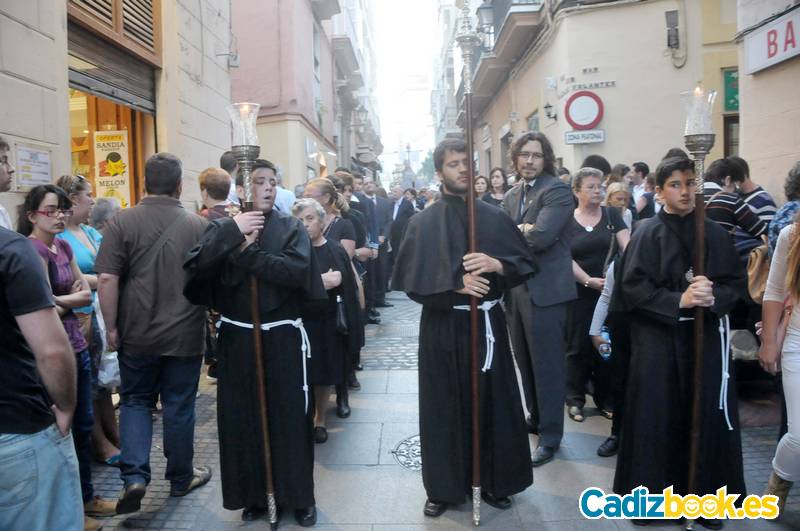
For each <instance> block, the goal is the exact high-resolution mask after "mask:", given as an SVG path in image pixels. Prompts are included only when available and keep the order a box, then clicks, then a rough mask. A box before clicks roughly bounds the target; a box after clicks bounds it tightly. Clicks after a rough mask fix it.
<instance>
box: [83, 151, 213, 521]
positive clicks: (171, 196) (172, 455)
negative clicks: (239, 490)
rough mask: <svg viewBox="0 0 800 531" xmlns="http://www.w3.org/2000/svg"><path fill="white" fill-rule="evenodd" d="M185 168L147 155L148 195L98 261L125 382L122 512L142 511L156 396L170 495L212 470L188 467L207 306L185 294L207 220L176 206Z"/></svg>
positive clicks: (113, 230) (112, 226)
mask: <svg viewBox="0 0 800 531" xmlns="http://www.w3.org/2000/svg"><path fill="white" fill-rule="evenodd" d="M182 174H183V168H182V166H181V161H180V160H179V159H178V158H177V157H175V156H174V155H171V154H169V153H158V154H156V155H153V156H152V157H150V159H148V161H147V164H146V165H145V191H146V193H147V196H146V197H145V198H144V199H142V201H141V202H140V203H139V204H138V205H137V206H135V207H134V208H131V209H129V210H124V211H121V212H119V213H118V214H116V216H115V217H114V218H112V219H111V220H110V221H109V222H108V224H107V226H106V228H105V229H104V231H103V243H102V245H101V247H100V251H99V253H98V255H97V261H96V263H95V270H96V271H97V273H98V274H99V275H100V277H99V281H98V290H97V291H98V294H99V297H100V307H101V310H102V312H103V317H104V319H105V324H106V331H107V335H108V345H109V349H111V350H118V351H119V367H120V376H121V380H122V385H121V390H120V395H121V406H120V439H121V443H122V453H121V460H120V464H121V471H122V480H123V482H124V488H123V490H122V493H121V494H120V499H119V501H118V502H117V512H118V513H119V514H126V513H132V512H136V511H138V510H139V508H140V506H141V500H142V497H144V494H145V489H146V486H147V484H148V483H149V482H150V445H151V442H152V432H153V426H152V420H151V416H150V412H151V410H152V408H153V407H155V404H156V399H157V398H158V397H159V395H160V397H161V404H162V405H163V408H164V454H165V455H166V456H168V457H167V470H166V478H167V479H169V480H170V482H171V489H170V495H171V496H184V495H185V494H187V493H188V492H189V491H190V490H192V489H194V488H196V487H199V486H201V485H204V484H205V483H207V482H208V480H209V479H210V477H211V470H210V469H209V468H208V467H194V468H193V466H192V458H193V452H194V424H195V413H194V405H195V395H196V394H197V381H198V378H199V375H200V366H201V362H202V354H203V348H204V324H205V310H204V308H203V307H201V306H194V305H193V304H191V303H190V302H189V301H188V300H186V298H185V297H184V296H183V285H184V283H185V273H184V271H183V261H184V257H185V255H186V253H187V252H188V251H189V250H190V249H191V248H192V247H193V246H194V245H195V244H196V243H197V241H198V240H199V239H200V236H201V235H202V234H203V231H204V230H205V227H206V224H207V221H206V220H205V219H203V218H201V217H200V216H197V215H195V214H192V213H189V212H187V211H186V210H184V208H183V206H182V205H181V202H180V200H179V199H178V198H179V197H180V195H181V180H182Z"/></svg>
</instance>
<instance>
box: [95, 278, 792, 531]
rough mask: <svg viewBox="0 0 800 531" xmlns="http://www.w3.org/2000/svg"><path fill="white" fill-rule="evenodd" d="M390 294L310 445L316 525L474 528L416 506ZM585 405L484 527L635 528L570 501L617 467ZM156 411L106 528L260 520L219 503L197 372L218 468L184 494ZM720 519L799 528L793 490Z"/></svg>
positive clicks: (758, 461)
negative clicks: (354, 380)
mask: <svg viewBox="0 0 800 531" xmlns="http://www.w3.org/2000/svg"><path fill="white" fill-rule="evenodd" d="M389 300H390V302H392V303H393V304H395V306H394V307H393V308H387V309H384V310H383V311H382V313H383V323H382V324H381V325H378V326H370V327H368V329H367V347H366V349H365V350H364V352H363V364H364V366H365V370H364V371H363V372H360V373H359V379H360V380H361V384H362V389H361V391H360V392H353V393H352V394H351V400H350V403H351V406H352V409H353V413H352V416H351V417H350V418H349V419H346V420H340V419H338V418H337V417H336V416H335V413H334V412H333V409H332V410H331V412H330V416H329V419H331V420H330V422H329V434H330V437H329V439H328V442H327V443H325V444H323V445H317V446H316V467H315V483H316V498H317V510H318V524H317V527H318V528H321V529H329V530H347V531H421V530H436V531H439V530H441V531H444V530H452V529H469V528H472V527H473V526H472V523H471V507H470V506H469V505H468V504H464V505H462V506H461V507H457V508H454V509H451V510H448V511H447V512H446V513H445V514H444V515H443V516H442V517H440V518H438V519H429V518H426V517H424V516H423V514H422V505H423V503H424V501H425V492H424V490H423V488H422V479H421V476H420V472H419V471H418V470H415V469H414V466H415V465H418V464H419V463H418V460H419V453H418V447H417V446H416V445H415V444H414V443H415V441H414V440H413V437H414V436H415V435H417V434H418V433H419V428H418V424H417V421H418V410H417V375H416V370H415V367H416V361H417V360H416V355H417V326H418V319H419V307H418V306H417V305H415V304H414V303H412V302H410V301H408V300H407V299H405V298H404V297H402V296H400V295H397V294H390V297H389ZM331 407H332V408H333V403H332V404H331ZM587 413H588V415H589V417H588V418H587V420H586V421H585V422H583V423H580V424H578V423H575V422H572V421H570V420H566V430H567V434H566V436H565V440H564V443H563V445H562V448H561V451H560V452H559V453H558V456H557V459H556V460H555V461H553V462H552V463H550V464H548V465H545V466H544V467H541V468H538V469H535V471H534V485H533V487H532V488H530V489H528V490H527V491H526V492H524V493H522V494H520V495H517V496H515V497H514V506H513V508H512V509H511V510H508V511H498V510H496V509H494V508H492V507H489V506H487V505H485V504H484V505H483V521H482V525H481V528H483V529H487V530H503V531H506V530H531V529H542V530H546V531H551V530H552V531H555V530H559V531H571V530H576V531H580V530H584V529H586V530H588V529H608V530H619V529H633V528H634V527H633V526H632V524H630V523H629V522H624V521H588V520H585V519H583V518H582V517H581V515H580V514H579V512H578V508H577V499H578V496H579V495H580V493H581V491H582V490H583V489H584V488H586V487H588V486H598V487H600V488H604V489H606V490H610V486H611V483H612V480H613V476H614V459H613V458H610V459H604V458H600V457H598V456H597V455H596V453H595V451H596V449H597V446H598V445H599V444H600V443H601V442H602V441H603V440H604V439H605V437H606V435H607V433H608V430H609V424H610V423H609V421H608V420H606V419H605V418H603V417H601V416H600V415H597V414H593V413H594V411H593V410H592V409H590V408H587ZM155 421H156V425H155V427H154V433H155V437H154V446H153V453H152V466H153V481H152V483H151V484H150V487H149V488H148V491H147V496H145V498H144V500H143V505H142V511H141V512H140V513H137V514H135V515H128V516H126V517H115V518H112V519H109V520H107V523H106V527H105V529H195V530H208V531H215V530H228V529H240V528H243V529H266V528H267V526H266V523H265V522H264V521H261V522H256V523H250V524H245V523H243V522H241V520H240V511H226V510H224V509H223V508H222V499H221V490H220V483H219V455H218V447H217V434H216V413H215V386H214V385H210V384H209V383H208V382H207V381H206V380H205V378H203V379H202V381H201V386H200V396H199V398H198V401H197V431H196V436H195V441H196V444H195V462H196V463H197V464H206V465H210V466H211V467H212V468H213V470H214V474H215V475H214V477H213V479H212V480H211V482H210V483H209V485H208V486H206V487H203V488H201V489H198V490H196V491H194V492H192V493H191V494H189V495H188V496H186V497H184V498H170V497H169V484H168V483H167V482H166V481H165V480H164V479H163V476H164V467H165V460H164V457H163V450H162V448H161V444H162V443H161V440H162V439H161V426H160V424H161V419H160V415H156V416H155ZM775 435H776V429H775V428H754V429H748V430H746V431H745V432H744V433H743V446H744V458H745V468H746V474H747V477H746V480H747V486H748V489H749V491H750V492H751V493H760V492H761V491H762V489H763V487H764V483H765V481H766V479H767V476H768V474H769V470H770V460H771V458H772V455H773V452H774V448H775V442H776V441H775ZM409 438H411V440H410V441H409V440H408V439H409ZM404 441H405V442H404ZM401 443H403V444H401ZM531 446H532V447H534V446H535V437H531ZM400 462H403V463H404V464H405V465H406V466H401V464H400ZM95 474H96V475H95V486H96V489H97V491H98V493H99V494H101V495H103V496H107V497H116V496H117V494H118V492H119V489H120V487H121V482H120V480H119V479H118V473H117V471H116V470H115V469H111V468H108V467H97V468H96V469H95ZM795 492H797V490H796V491H795ZM661 528H664V529H679V528H678V527H677V526H661ZM281 529H300V528H299V527H297V526H296V525H295V523H294V519H293V518H292V516H291V515H285V516H284V517H283V521H282V522H281ZM699 529H702V528H699ZM726 529H732V530H753V531H755V530H765V529H768V530H776V531H777V530H781V531H782V530H788V529H800V495H798V494H795V495H794V496H793V497H792V498H791V499H790V504H789V506H788V511H787V514H786V515H785V517H784V518H783V520H782V521H781V522H780V523H768V522H729V523H728V524H727V525H726Z"/></svg>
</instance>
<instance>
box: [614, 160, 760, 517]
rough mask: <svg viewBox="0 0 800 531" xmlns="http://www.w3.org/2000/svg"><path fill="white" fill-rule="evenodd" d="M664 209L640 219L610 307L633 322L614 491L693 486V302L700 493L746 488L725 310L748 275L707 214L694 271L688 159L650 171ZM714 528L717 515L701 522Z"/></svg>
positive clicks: (658, 490)
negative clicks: (700, 336) (698, 341)
mask: <svg viewBox="0 0 800 531" xmlns="http://www.w3.org/2000/svg"><path fill="white" fill-rule="evenodd" d="M656 173H657V176H656V179H657V188H656V190H657V191H658V193H659V194H660V197H661V198H662V200H663V202H664V208H663V209H662V210H661V212H659V213H658V214H657V215H656V216H655V217H653V218H650V219H648V220H646V221H644V222H642V224H641V225H640V226H639V228H638V229H637V231H636V232H635V233H634V235H633V238H632V239H631V243H630V244H629V245H628V249H627V252H626V253H625V256H624V258H623V262H622V265H621V267H622V277H621V285H620V286H619V288H620V289H619V290H618V291H616V292H615V295H614V298H615V300H614V301H613V302H612V306H617V305H619V304H621V305H623V306H624V309H625V310H626V311H627V315H628V316H629V322H630V327H631V331H630V333H631V338H630V339H631V357H630V367H629V369H628V371H629V372H628V382H627V396H626V400H625V415H624V416H623V419H622V422H623V425H622V433H621V440H620V451H619V456H618V459H617V470H616V476H615V478H614V491H615V492H616V493H618V494H620V495H625V494H628V493H630V492H631V491H633V489H635V488H636V487H638V486H640V485H644V486H645V487H647V488H648V489H649V490H650V492H651V493H661V491H662V490H663V489H665V488H666V487H669V486H673V487H674V491H675V493H676V494H681V495H685V494H689V493H688V492H687V489H688V485H687V483H688V472H689V448H690V435H691V425H692V402H693V391H694V383H693V371H694V368H693V366H694V353H693V349H692V337H693V335H692V332H693V328H694V326H693V325H694V321H693V315H694V309H695V308H697V307H702V308H705V317H704V319H705V321H704V322H705V326H704V350H703V355H702V360H703V383H702V395H701V400H702V404H701V409H702V418H703V421H702V426H701V437H700V458H699V462H698V466H699V470H698V472H697V478H698V484H697V486H696V492H694V493H691V494H697V495H699V496H703V495H705V494H712V493H715V491H716V490H717V489H718V488H720V487H722V486H724V485H727V487H728V493H729V494H742V495H744V494H746V492H745V485H744V475H743V471H742V450H741V440H740V434H739V418H738V402H737V398H736V387H735V385H730V386H729V381H735V379H734V378H733V376H732V374H731V371H732V365H731V364H730V360H731V357H730V349H729V347H728V345H729V342H730V337H729V336H730V331H729V326H728V317H727V316H728V313H729V312H730V311H731V309H733V307H734V306H735V305H736V303H737V301H738V300H739V299H740V298H741V297H742V296H743V294H744V293H745V289H746V277H745V274H744V270H743V268H742V266H741V262H740V261H739V260H738V258H737V254H736V250H735V248H734V246H733V244H732V242H731V239H730V237H729V236H728V234H727V233H726V232H725V230H724V229H722V228H721V227H720V226H719V225H717V224H716V223H714V222H712V221H709V220H706V222H705V231H706V251H705V268H706V274H705V275H704V276H700V275H694V274H693V272H692V263H693V260H692V258H693V249H694V223H695V217H694V197H695V190H696V186H695V175H694V169H693V163H692V161H690V160H689V159H687V158H683V157H676V158H668V159H665V160H664V161H662V162H661V164H660V165H659V167H658V169H657V170H656ZM700 523H701V524H702V525H704V526H706V527H708V528H710V529H719V528H721V527H722V522H721V521H718V520H703V519H700Z"/></svg>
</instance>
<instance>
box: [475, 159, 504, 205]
mask: <svg viewBox="0 0 800 531" xmlns="http://www.w3.org/2000/svg"><path fill="white" fill-rule="evenodd" d="M508 189H509V186H508V179H507V178H506V172H505V171H503V168H493V169H492V171H491V172H489V190H488V191H487V192H486V193H485V194H483V197H482V198H481V199H483V200H484V201H486V202H487V203H489V204H490V205H494V206H496V207H499V206H500V203H502V202H503V197H505V195H506V192H508Z"/></svg>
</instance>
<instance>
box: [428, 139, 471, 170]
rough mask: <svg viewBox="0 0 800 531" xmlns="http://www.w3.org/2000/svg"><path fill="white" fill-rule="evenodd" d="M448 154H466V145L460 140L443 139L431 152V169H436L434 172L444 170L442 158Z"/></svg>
mask: <svg viewBox="0 0 800 531" xmlns="http://www.w3.org/2000/svg"><path fill="white" fill-rule="evenodd" d="M448 152H452V153H466V152H467V143H466V142H464V141H463V140H461V139H460V138H445V139H444V140H442V141H441V142H439V145H438V146H436V149H435V150H434V151H433V167H434V168H436V171H438V172H441V171H442V168H444V157H445V155H446V154H447V153H448Z"/></svg>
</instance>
